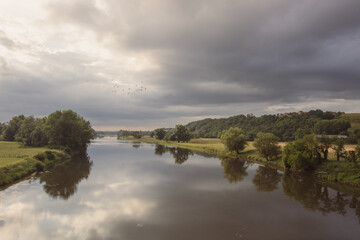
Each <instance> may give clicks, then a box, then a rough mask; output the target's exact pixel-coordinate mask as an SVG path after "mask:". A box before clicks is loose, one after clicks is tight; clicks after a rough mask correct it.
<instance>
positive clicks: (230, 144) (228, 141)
mask: <svg viewBox="0 0 360 240" xmlns="http://www.w3.org/2000/svg"><path fill="white" fill-rule="evenodd" d="M221 142H223V143H224V145H225V147H226V149H227V150H228V151H235V152H236V153H240V152H241V151H242V150H244V149H245V146H246V145H247V142H246V136H245V134H244V132H243V131H242V130H241V129H240V128H237V127H231V128H229V130H224V131H223V132H222V134H221Z"/></svg>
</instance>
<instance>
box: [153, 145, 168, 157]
mask: <svg viewBox="0 0 360 240" xmlns="http://www.w3.org/2000/svg"><path fill="white" fill-rule="evenodd" d="M167 149H168V147H165V146H164V145H159V144H156V145H155V155H159V156H162V155H163V154H164V153H166V151H167Z"/></svg>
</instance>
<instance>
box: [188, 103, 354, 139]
mask: <svg viewBox="0 0 360 240" xmlns="http://www.w3.org/2000/svg"><path fill="white" fill-rule="evenodd" d="M341 116H342V114H341V113H333V112H323V111H321V110H312V111H309V112H307V113H304V112H300V113H289V114H277V115H263V116H261V117H256V116H254V115H252V114H248V115H238V116H233V117H230V118H221V119H210V118H207V119H204V120H200V121H195V122H191V123H189V124H187V125H186V127H187V128H188V129H189V130H190V132H191V133H192V134H193V135H194V137H210V138H215V137H219V136H220V134H221V132H222V131H223V130H226V129H229V128H230V127H238V128H241V129H243V131H244V132H245V134H246V136H247V138H248V140H254V139H255V137H256V134H257V133H258V132H267V133H272V134H274V135H275V136H277V137H278V138H279V139H280V141H293V140H295V139H298V138H302V137H303V136H305V135H307V134H312V133H318V134H329V135H331V134H347V135H348V134H350V133H348V132H347V129H348V128H349V127H350V123H349V121H347V120H344V119H342V118H341ZM359 134H360V133H359Z"/></svg>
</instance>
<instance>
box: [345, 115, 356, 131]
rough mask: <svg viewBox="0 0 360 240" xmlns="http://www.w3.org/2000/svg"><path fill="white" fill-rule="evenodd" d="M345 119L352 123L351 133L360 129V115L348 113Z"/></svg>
mask: <svg viewBox="0 0 360 240" xmlns="http://www.w3.org/2000/svg"><path fill="white" fill-rule="evenodd" d="M343 118H345V119H347V120H349V121H350V124H351V128H350V131H355V130H356V129H360V113H346V114H344V115H343Z"/></svg>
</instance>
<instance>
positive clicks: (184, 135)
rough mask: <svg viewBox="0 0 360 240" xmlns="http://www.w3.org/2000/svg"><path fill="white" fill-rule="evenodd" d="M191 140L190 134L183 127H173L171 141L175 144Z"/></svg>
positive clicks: (179, 125)
mask: <svg viewBox="0 0 360 240" xmlns="http://www.w3.org/2000/svg"><path fill="white" fill-rule="evenodd" d="M190 139H191V134H190V132H189V129H187V128H186V127H185V126H184V125H181V124H178V125H176V127H175V130H174V132H173V134H172V135H171V140H172V141H177V142H188V141H190Z"/></svg>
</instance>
